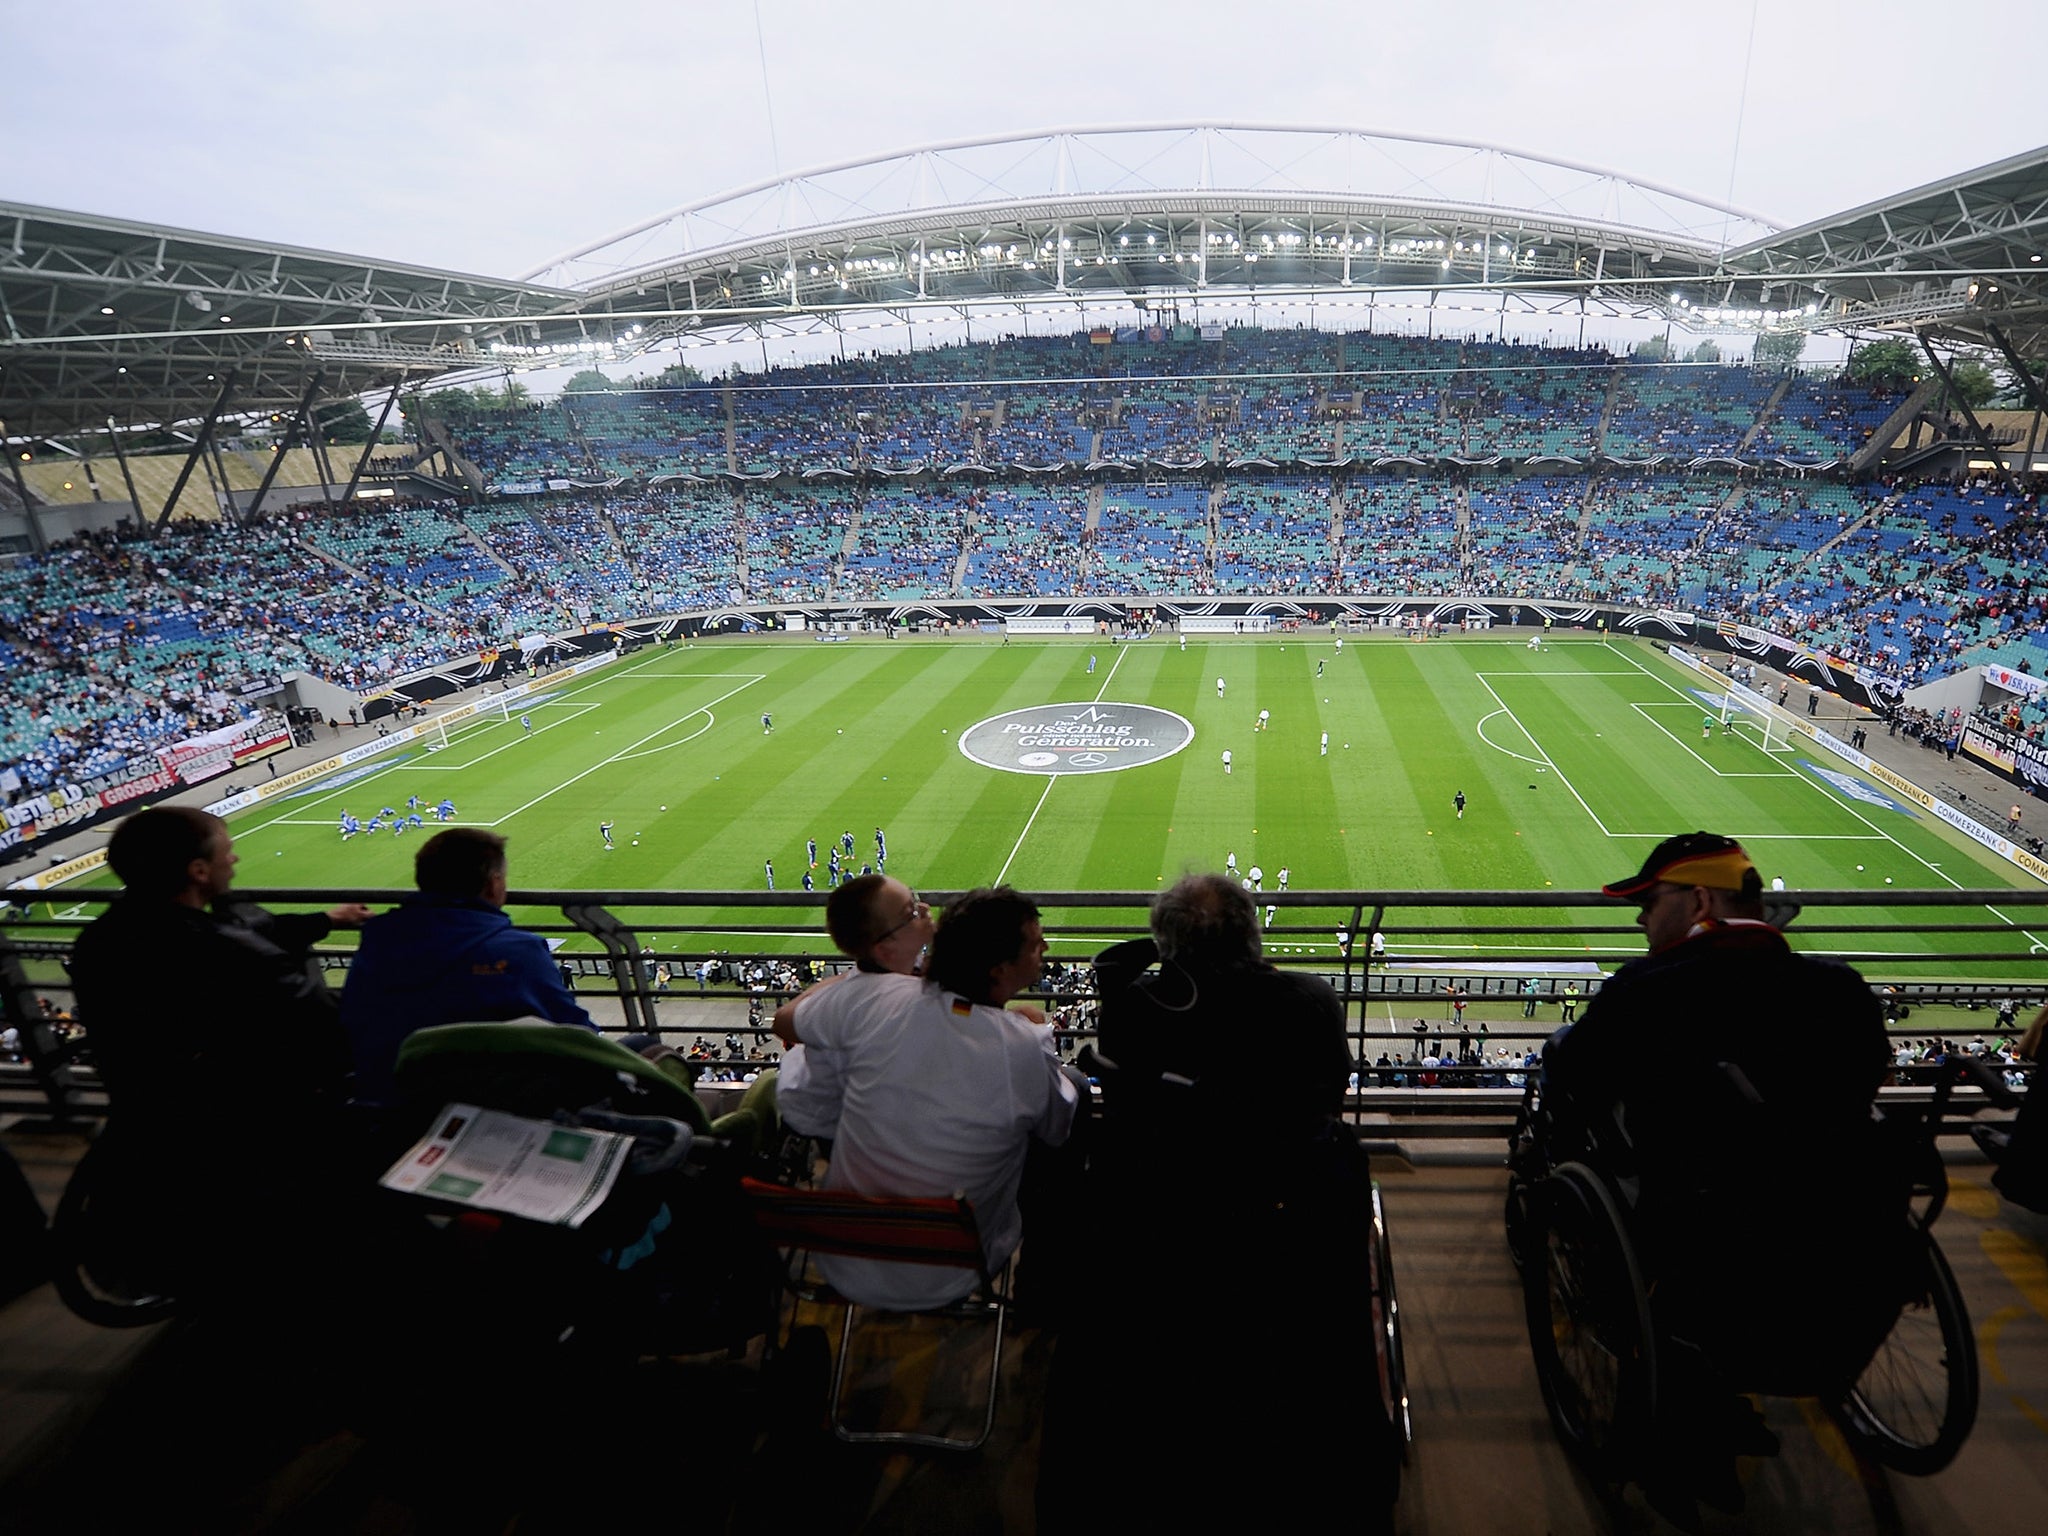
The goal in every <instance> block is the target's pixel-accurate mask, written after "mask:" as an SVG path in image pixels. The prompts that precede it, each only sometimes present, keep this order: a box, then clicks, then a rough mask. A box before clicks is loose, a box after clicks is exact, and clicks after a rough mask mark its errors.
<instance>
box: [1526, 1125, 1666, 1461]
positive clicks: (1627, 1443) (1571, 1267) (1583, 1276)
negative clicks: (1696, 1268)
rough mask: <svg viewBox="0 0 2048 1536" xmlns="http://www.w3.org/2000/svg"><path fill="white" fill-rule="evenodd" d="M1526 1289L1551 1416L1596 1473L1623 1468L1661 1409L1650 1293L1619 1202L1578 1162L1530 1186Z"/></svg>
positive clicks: (1575, 1452)
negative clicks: (1659, 1405)
mask: <svg viewBox="0 0 2048 1536" xmlns="http://www.w3.org/2000/svg"><path fill="white" fill-rule="evenodd" d="M1523 1220H1524V1226H1523V1240H1524V1246H1523V1253H1524V1257H1525V1264H1524V1267H1523V1270H1522V1294H1523V1299H1524V1303H1525V1306H1526V1310H1527V1317H1528V1324H1529V1345H1530V1348H1531V1350H1532V1351H1533V1352H1534V1354H1535V1357H1536V1376H1537V1381H1538V1383H1539V1384H1540V1385H1541V1387H1542V1390H1543V1404H1544V1407H1545V1408H1547V1409H1548V1410H1549V1412H1550V1422H1551V1424H1552V1425H1553V1426H1555V1428H1556V1430H1557V1433H1558V1438H1559V1439H1561V1440H1563V1441H1564V1443H1565V1446H1566V1448H1567V1449H1568V1450H1569V1451H1570V1452H1571V1453H1572V1454H1573V1455H1574V1456H1575V1457H1577V1458H1578V1459H1579V1460H1580V1461H1581V1462H1582V1463H1584V1464H1585V1466H1586V1467H1587V1469H1588V1470H1589V1471H1591V1472H1593V1473H1594V1474H1595V1475H1597V1476H1602V1477H1607V1478H1611V1479H1617V1480H1618V1479H1621V1478H1624V1477H1626V1476H1627V1475H1628V1471H1629V1465H1630V1462H1631V1460H1632V1459H1633V1456H1632V1453H1633V1451H1634V1449H1635V1445H1636V1441H1637V1437H1638V1436H1640V1434H1641V1433H1642V1432H1643V1431H1644V1429H1645V1428H1646V1427H1647V1426H1648V1425H1649V1424H1650V1423H1651V1422H1652V1420H1653V1419H1654V1418H1655V1416H1656V1408H1657V1350H1656V1342H1655V1340H1656V1335H1655V1333H1654V1332H1653V1331H1652V1327H1651V1322H1650V1300H1649V1296H1648V1293H1647V1292H1646V1291H1645V1289H1644V1286H1643V1280H1642V1272H1641V1270H1640V1269H1639V1268H1638V1267H1637V1264H1636V1257H1635V1248H1634V1245H1633V1244H1631V1243H1630V1241H1629V1237H1628V1229H1627V1227H1626V1225H1625V1224H1624V1222H1623V1218H1622V1214H1621V1210H1620V1207H1619V1206H1618V1205H1617V1204H1616V1202H1615V1199H1614V1196H1613V1195H1612V1194H1610V1193H1609V1192H1608V1189H1607V1185H1606V1183H1605V1181H1603V1180H1602V1179H1601V1178H1600V1176H1599V1175H1598V1174H1596V1173H1594V1172H1593V1170H1592V1169H1590V1168H1588V1167H1586V1166H1585V1164H1583V1163H1563V1164H1560V1165H1559V1166H1558V1167H1557V1168H1556V1169H1555V1170H1553V1172H1552V1173H1551V1175H1550V1176H1549V1177H1548V1178H1546V1179H1544V1180H1542V1181H1541V1182H1539V1183H1537V1184H1534V1185H1531V1186H1530V1187H1529V1189H1528V1190H1527V1192H1526V1210H1525V1215H1524V1218H1523Z"/></svg>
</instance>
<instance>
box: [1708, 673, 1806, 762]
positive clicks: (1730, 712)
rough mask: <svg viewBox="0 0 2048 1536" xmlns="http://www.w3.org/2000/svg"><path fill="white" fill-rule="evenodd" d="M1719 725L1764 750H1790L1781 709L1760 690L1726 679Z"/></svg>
mask: <svg viewBox="0 0 2048 1536" xmlns="http://www.w3.org/2000/svg"><path fill="white" fill-rule="evenodd" d="M1721 729H1722V730H1723V731H1724V732H1726V733H1728V734H1730V735H1734V736H1740V737H1743V738H1745V739H1746V740H1749V741H1752V742H1754V743H1755V744H1756V745H1757V746H1759V747H1761V748H1763V750H1764V751H1766V752H1790V751H1792V750H1793V748H1792V743H1791V740H1790V737H1791V727H1790V724H1789V723H1788V718H1787V716H1786V715H1785V713H1784V712H1783V711H1782V710H1780V709H1779V708H1778V706H1777V705H1775V704H1773V703H1772V702H1771V701H1770V700H1769V699H1767V698H1765V697H1764V696H1763V695H1762V694H1760V693H1757V692H1755V691H1754V690H1752V689H1748V688H1745V687H1743V686H1742V685H1741V684H1740V683H1730V684H1729V685H1728V691H1727V692H1726V693H1725V694H1723V695H1722V696H1721Z"/></svg>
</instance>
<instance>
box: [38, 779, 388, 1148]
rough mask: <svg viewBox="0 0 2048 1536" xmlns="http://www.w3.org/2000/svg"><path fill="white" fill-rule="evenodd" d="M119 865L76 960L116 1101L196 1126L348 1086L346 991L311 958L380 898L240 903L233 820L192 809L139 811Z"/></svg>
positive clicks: (157, 1120)
mask: <svg viewBox="0 0 2048 1536" xmlns="http://www.w3.org/2000/svg"><path fill="white" fill-rule="evenodd" d="M107 862H108V863H109V864H110V865H111V866H112V867H113V871H114V873H115V875H116V876H118V877H119V878H120V881H121V886H122V891H121V895H120V896H119V897H117V898H116V899H115V900H114V901H113V902H112V903H111V904H110V905H109V906H108V908H107V910H106V911H105V912H104V913H102V914H101V915H100V916H99V917H98V918H96V919H94V921H93V922H92V923H90V924H89V925H88V926H87V927H86V929H85V931H84V932H83V933H81V934H80V935H79V936H78V944H77V946H76V948H75V950H74V952H73V956H72V962H71V964H72V974H73V979H74V981H75V982H76V984H77V989H78V1011H79V1016H80V1019H81V1022H83V1024H84V1025H85V1027H86V1030H87V1038H88V1041H89V1043H90V1045H91V1047H92V1053H93V1059H94V1061H95V1062H97V1064H98V1066H99V1070H100V1077H101V1080H102V1081H103V1082H104V1083H105V1084H106V1088H107V1096H108V1098H109V1100H110V1101H111V1105H112V1108H113V1109H114V1111H115V1112H116V1114H118V1115H119V1116H121V1117H123V1118H124V1119H127V1120H129V1121H130V1122H131V1124H133V1123H134V1122H144V1121H146V1122H149V1124H150V1125H151V1127H152V1128H153V1129H156V1130H161V1131H164V1132H166V1133H176V1134H184V1133H186V1132H189V1131H190V1130H191V1129H192V1128H193V1127H195V1126H197V1125H199V1124H200V1123H202V1122H204V1120H205V1119H206V1118H207V1116H208V1113H209V1110H208V1106H217V1107H219V1108H220V1109H221V1111H222V1112H223V1113H225V1114H227V1115H228V1116H229V1117H230V1118H231V1119H232V1118H238V1117H240V1116H242V1115H245V1114H246V1113H247V1112H248V1110H249V1107H250V1106H251V1105H258V1104H261V1105H268V1106H271V1107H273V1108H275V1109H278V1110H281V1111H285V1112H290V1111H292V1110H294V1109H297V1108H303V1107H305V1106H308V1105H312V1104H317V1103H324V1102H329V1101H332V1100H335V1099H338V1097H339V1093H340V1089H341V1083H342V1066H343V1061H344V1055H343V1052H342V1039H341V1031H340V1028H339V1024H338V1020H337V1017H336V1010H335V1002H334V994H333V993H332V992H330V991H329V990H328V988H327V986H326V984H325V982H324V981H322V979H321V977H320V975H319V973H318V972H317V971H316V970H315V969H313V968H312V967H311V966H310V965H309V963H308V956H309V953H310V951H311V949H312V947H313V946H314V945H315V944H317V943H319V942H320V941H321V940H322V939H324V938H326V937H327V935H328V934H329V933H330V932H332V931H333V930H334V929H336V928H356V927H360V926H361V925H362V923H363V921H364V919H366V918H367V917H368V916H369V915H370V914H369V908H367V907H364V906H362V905H360V904H359V903H354V902H350V903H344V904H342V905H340V906H335V907H331V908H329V909H328V910H327V911H326V912H324V913H293V914H276V913H271V912H266V911H264V910H263V909H262V908H261V907H257V906H254V905H251V904H248V903H238V902H236V901H235V900H234V899H233V897H232V893H231V890H230V887H231V885H232V883H233V880H234V873H235V864H236V854H235V851H234V841H233V839H232V838H230V837H229V835H228V829H227V825H226V824H225V823H224V822H222V821H221V820H220V818H219V817H217V816H210V815H208V814H207V813H206V812H204V811H200V810H194V809H192V808H191V807H188V806H153V807H151V808H150V809H148V810H144V811H138V812H136V813H135V814H134V815H133V816H130V817H128V818H127V819H126V820H125V821H123V822H122V823H121V825H120V826H119V827H117V828H116V829H115V831H114V835H113V838H112V839H111V840H110V841H109V842H108V844H107ZM180 1127H182V1128H183V1129H182V1130H180V1129H179V1128H180Z"/></svg>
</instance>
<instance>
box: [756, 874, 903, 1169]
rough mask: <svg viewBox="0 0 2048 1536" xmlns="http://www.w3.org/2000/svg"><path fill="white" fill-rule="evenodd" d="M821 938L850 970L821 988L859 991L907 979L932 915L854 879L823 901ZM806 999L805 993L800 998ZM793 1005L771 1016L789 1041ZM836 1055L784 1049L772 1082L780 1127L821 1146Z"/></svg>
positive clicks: (830, 1132)
mask: <svg viewBox="0 0 2048 1536" xmlns="http://www.w3.org/2000/svg"><path fill="white" fill-rule="evenodd" d="M825 932H826V933H828V934H830V935H831V937H832V943H833V945H834V946H835V947H836V948H837V949H838V950H839V952H840V953H841V954H843V955H845V956H847V957H848V958H849V959H851V960H852V961H853V962H854V964H855V966H856V967H857V969H855V970H854V971H853V972H852V973H851V974H849V975H844V976H839V977H835V978H834V979H833V980H832V981H830V982H827V983H825V985H827V986H835V987H854V988H864V987H866V986H867V985H868V984H869V983H870V982H871V981H872V980H873V979H874V978H877V977H881V976H890V975H895V976H913V975H915V974H916V973H917V968H918V962H919V961H920V960H921V959H922V958H923V956H924V951H925V946H926V945H928V944H930V943H931V941H932V909H931V908H930V907H929V906H928V905H926V904H925V903H924V902H923V901H921V900H919V899H918V894H917V892H915V891H913V890H912V889H911V888H910V887H909V886H907V885H905V884H904V883H903V882H902V881H901V880H893V879H891V878H890V877H889V876H887V875H856V876H855V877H854V878H853V879H851V880H848V881H846V882H845V883H844V884H842V885H839V886H837V887H835V888H834V889H833V892H832V894H831V895H830V896H829V897H827V898H826V901H825ZM804 995H805V996H809V995H810V994H809V993H806V994H804ZM799 1000H800V999H798V998H791V999H790V1000H789V1001H788V1002H786V1003H784V1004H783V1005H782V1006H781V1007H780V1008H778V1009H776V1010H775V1019H774V1026H775V1032H776V1034H778V1035H780V1036H781V1037H782V1039H783V1041H784V1042H785V1043H788V1042H789V1041H791V1040H793V1039H794V1038H795V1035H794V1033H793V1031H794V1028H795V1026H794V1023H793V1021H794V1019H795V1016H796V1005H797V1003H798V1001H799ZM842 1070H843V1063H842V1062H841V1059H840V1056H839V1053H838V1052H836V1051H829V1050H824V1049H821V1048H819V1047H817V1046H806V1045H790V1047H789V1050H788V1052H787V1053H786V1054H785V1055H784V1056H783V1058H782V1070H781V1072H780V1073H779V1074H777V1076H778V1081H777V1083H776V1092H775V1100H776V1109H777V1111H778V1113H780V1115H781V1116H782V1122H783V1124H785V1125H787V1126H788V1127H789V1128H790V1129H791V1130H793V1131H797V1132H799V1133H800V1134H802V1135H805V1136H819V1137H823V1138H825V1139H826V1140H828V1141H829V1140H830V1139H831V1138H832V1137H834V1136H836V1135H838V1134H839V1107H840V1074H841V1072H842Z"/></svg>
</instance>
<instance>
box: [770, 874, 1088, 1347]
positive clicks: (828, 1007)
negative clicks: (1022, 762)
mask: <svg viewBox="0 0 2048 1536" xmlns="http://www.w3.org/2000/svg"><path fill="white" fill-rule="evenodd" d="M892 883H893V882H892ZM1044 961H1045V935H1044V932H1043V931H1042V930H1041V928H1040V927H1039V922H1038V909H1037V908H1036V907H1034V906H1033V905H1032V904H1031V903H1030V902H1029V901H1028V900H1026V899H1025V898H1024V897H1022V896H1019V895H1018V894H1017V893H1016V892H1015V891H1012V890H1010V889H1009V888H1007V887H1002V888H999V889H995V890H980V891H971V892H969V893H968V894H967V895H965V896H962V897H960V898H959V899H958V900H956V901H954V902H953V903H952V905H950V906H949V907H948V908H947V909H946V914H945V917H944V920H943V921H941V922H940V924H939V926H938V930H937V932H936V934H935V935H934V937H933V939H932V946H931V955H930V959H929V961H928V963H927V967H926V975H925V977H924V978H922V979H920V978H919V977H916V976H893V975H890V976H869V977H866V978H865V979H864V980H863V982H862V984H860V985H854V984H851V983H850V982H847V981H840V982H834V983H828V984H826V985H824V986H820V987H817V988H814V989H812V990H811V991H810V992H808V993H806V994H805V995H804V996H803V997H801V998H799V999H797V1001H796V1002H795V1003H794V1004H793V1005H792V1006H791V1007H790V1008H789V1010H788V1023H787V1026H786V1028H785V1026H784V1022H783V1015H782V1014H781V1013H778V1014H777V1016H776V1025H777V1032H778V1033H779V1034H781V1036H782V1038H783V1041H784V1043H785V1044H790V1045H795V1044H802V1045H803V1046H804V1048H805V1049H806V1050H810V1049H811V1048H813V1047H819V1048H822V1049H823V1050H826V1051H830V1052H833V1053H835V1057H836V1060H837V1063H838V1065H839V1067H840V1076H839V1084H840V1106H839V1114H838V1120H837V1127H838V1130H837V1135H836V1137H835V1139H834V1143H833V1148H832V1161H831V1164H830V1166H829V1169H828V1171H827V1173H826V1176H825V1187H826V1188H828V1189H851V1190H856V1191H859V1192H860V1193H862V1194H871V1195H939V1196H944V1195H950V1194H952V1193H954V1192H955V1191H962V1192H964V1193H965V1194H966V1196H967V1199H968V1202H969V1204H971V1205H972V1206H973V1207H974V1213H975V1217H976V1219H977V1220H978V1221H979V1223H980V1225H981V1237H982V1244H983V1247H984V1249H985V1251H986V1253H987V1256H988V1261H989V1264H990V1266H991V1267H992V1268H994V1267H1000V1266H1001V1265H1002V1264H1003V1263H1004V1262H1005V1261H1006V1260H1007V1259H1008V1258H1009V1256H1010V1255H1011V1253H1012V1252H1014V1251H1015V1249H1016V1247H1017V1243H1018V1241H1019V1239H1020V1238H1021V1236H1022V1233H1023V1219H1022V1217H1021V1216H1020V1215H1019V1213H1018V1209H1017V1191H1018V1187H1019V1185H1020V1184H1021V1182H1022V1180H1023V1176H1024V1158H1025V1154H1026V1152H1027V1150H1028V1149H1029V1146H1030V1142H1031V1138H1032V1137H1034V1136H1036V1137H1037V1138H1038V1139H1039V1140H1041V1141H1043V1142H1046V1143H1047V1144H1049V1145H1052V1146H1058V1145H1059V1144H1060V1143H1061V1142H1064V1141H1065V1140H1066V1139H1067V1136H1068V1134H1069V1132H1070V1131H1071V1130H1072V1129H1073V1123H1074V1115H1075V1112H1076V1110H1077V1108H1078V1106H1079V1104H1080V1093H1079V1091H1078V1089H1077V1087H1076V1085H1075V1083H1074V1082H1073V1081H1072V1080H1071V1079H1070V1078H1069V1077H1068V1076H1067V1075H1066V1074H1065V1073H1064V1072H1063V1071H1062V1070H1061V1068H1060V1065H1059V1063H1058V1061H1057V1059H1056V1058H1055V1056H1054V1053H1053V1038H1052V1033H1051V1031H1050V1030H1048V1029H1046V1028H1045V1027H1044V1026H1043V1025H1040V1024H1037V1023H1034V1022H1032V1021H1031V1020H1030V1019H1028V1018H1026V1017H1025V1016H1024V1015H1022V1014H1020V1013H1015V1012H1012V1011H1010V1010H1007V1009H1006V1008H1004V1006H1003V1005H1004V1004H1005V1003H1007V1002H1008V1001H1009V1000H1010V999H1011V998H1013V997H1015V996H1016V995H1017V994H1018V993H1019V992H1021V991H1023V990H1024V989H1025V988H1026V987H1028V986H1030V985H1031V984H1032V983H1033V982H1035V981H1037V980H1038V978H1039V975H1040V973H1041V970H1042V968H1043V965H1044ZM816 1263H817V1266H818V1271H819V1273H820V1274H821V1275H822V1276H823V1277H824V1278H825V1279H826V1280H827V1281H828V1282H829V1283H830V1284H831V1285H832V1286H833V1287H834V1288H835V1289H836V1290H838V1291H839V1292H840V1293H841V1294H842V1295H844V1296H847V1297H850V1298H852V1299H854V1300H857V1301H859V1302H861V1303H863V1304H865V1305H868V1306H875V1307H884V1308H889V1309H893V1310H898V1311H912V1310H917V1309H921V1308H926V1307H936V1306H943V1305H944V1304H945V1303H947V1302H949V1301H954V1300H957V1299H958V1298H959V1297H961V1296H964V1295H965V1294H967V1292H968V1291H969V1290H971V1289H972V1288H973V1286H974V1283H975V1277H974V1276H973V1275H971V1274H969V1273H967V1272H965V1271H962V1270H954V1269H943V1268H936V1267H932V1266H928V1265H918V1264H890V1263H884V1262H880V1261H876V1260H872V1259H855V1258H848V1257H845V1256H832V1255H824V1254H820V1255H819V1256H818V1257H817V1260H816Z"/></svg>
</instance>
